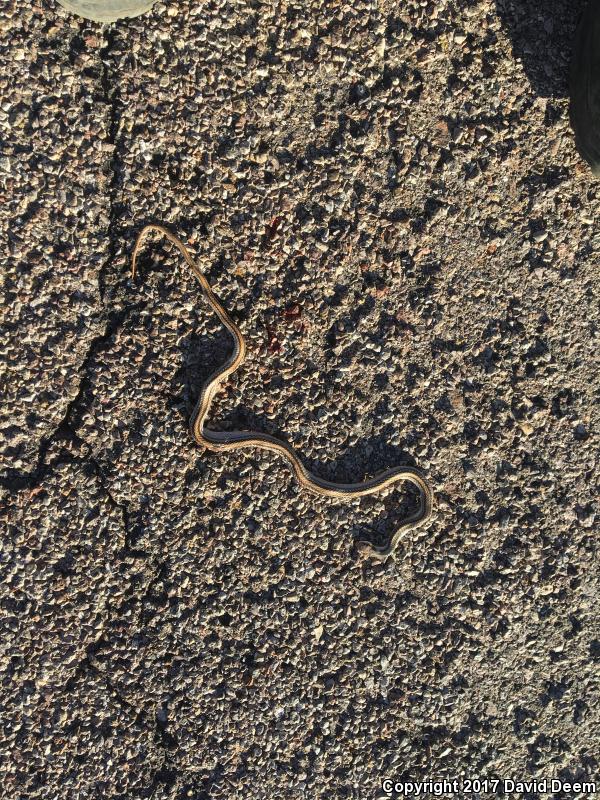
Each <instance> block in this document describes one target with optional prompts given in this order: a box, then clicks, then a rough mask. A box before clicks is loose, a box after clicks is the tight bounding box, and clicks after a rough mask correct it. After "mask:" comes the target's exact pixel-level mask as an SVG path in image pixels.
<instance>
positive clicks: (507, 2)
mask: <svg viewBox="0 0 600 800" xmlns="http://www.w3.org/2000/svg"><path fill="white" fill-rule="evenodd" d="M586 2H587V0H496V8H497V12H498V15H499V17H500V19H501V20H502V24H503V26H504V28H505V30H506V31H507V33H508V35H509V36H510V39H511V41H512V47H513V55H514V57H515V59H519V60H520V61H521V62H522V63H523V68H524V70H525V73H526V75H527V77H528V79H529V82H530V84H531V87H532V89H533V91H534V92H535V93H536V94H537V95H538V96H540V97H548V98H559V97H566V96H568V94H569V68H570V62H571V53H572V49H573V40H574V36H575V28H576V27H577V22H578V20H579V17H580V15H581V13H582V11H583V9H584V7H585V5H586Z"/></svg>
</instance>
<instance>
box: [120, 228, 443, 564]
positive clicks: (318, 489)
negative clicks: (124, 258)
mask: <svg viewBox="0 0 600 800" xmlns="http://www.w3.org/2000/svg"><path fill="white" fill-rule="evenodd" d="M152 231H155V232H157V233H160V234H162V235H163V236H165V237H166V238H167V239H168V240H169V241H170V242H172V243H173V244H174V245H175V247H177V249H178V250H179V252H180V253H181V254H182V256H183V257H184V259H185V260H186V262H187V264H188V266H189V267H190V268H191V270H192V272H193V273H194V275H195V276H196V278H197V279H198V281H199V282H200V286H201V287H202V290H203V292H204V295H205V296H206V299H207V300H208V302H209V304H210V306H211V308H212V309H213V311H214V312H215V313H216V314H217V316H218V317H219V319H220V320H221V322H222V323H223V325H224V326H225V327H226V328H227V330H228V331H229V333H230V334H231V336H232V338H233V341H234V348H233V352H232V354H231V355H230V356H229V358H228V359H227V361H226V362H225V364H224V365H223V366H222V367H220V368H219V369H217V370H215V371H214V372H213V373H212V375H210V377H209V378H208V379H207V380H206V381H205V383H204V385H203V386H202V390H201V392H200V397H199V398H198V402H197V403H196V406H195V408H194V411H193V413H192V416H191V419H190V431H191V434H192V436H193V437H194V439H195V441H196V442H197V443H198V444H199V445H202V446H203V447H206V448H207V449H208V450H212V451H215V452H222V451H224V450H237V449H239V448H243V447H255V448H259V449H262V450H270V451H271V452H273V453H279V454H280V455H282V456H284V458H286V459H287V461H288V462H289V464H290V466H291V467H292V470H293V472H294V474H295V476H296V478H297V480H298V482H299V483H300V485H301V486H302V487H304V489H306V490H307V491H309V492H312V493H313V494H318V495H320V496H321V497H335V498H338V499H341V500H343V499H347V500H351V499H353V498H355V497H364V496H365V495H368V494H375V493H376V492H381V491H383V490H384V489H387V488H388V487H390V486H392V485H393V484H395V483H398V482H399V481H409V482H410V483H412V484H414V485H415V486H416V487H417V488H418V489H419V490H420V495H421V500H420V504H419V508H418V509H417V510H416V511H415V512H414V513H412V514H411V515H410V516H408V517H407V518H405V519H404V520H403V521H402V523H401V524H400V526H399V527H398V528H397V530H396V531H395V532H394V534H393V535H392V536H391V537H389V539H388V541H387V543H386V544H384V545H381V546H378V545H374V544H372V543H370V542H361V544H362V545H366V546H367V547H368V548H370V550H371V553H370V555H372V556H373V557H375V558H379V559H381V560H385V559H386V558H387V556H389V555H390V554H391V553H393V551H394V550H395V548H396V546H397V545H398V542H399V541H400V538H401V536H402V534H403V533H404V531H405V530H406V529H407V528H409V527H411V526H414V525H416V524H417V523H418V522H423V521H425V520H426V519H427V518H428V517H429V516H430V515H431V511H432V507H433V493H432V491H431V487H430V486H429V484H428V482H427V481H426V480H425V478H424V477H423V476H422V474H421V473H420V472H419V471H418V470H417V469H414V468H413V467H406V466H400V467H393V468H392V469H388V470H386V471H385V472H382V473H380V474H379V475H376V476H375V477H373V478H368V479H367V480H365V481H362V482H361V483H332V482H331V481H326V480H324V479H323V478H319V477H318V476H317V475H314V474H313V473H312V472H310V471H309V470H308V469H306V467H305V466H304V465H303V464H302V462H301V461H300V460H299V458H298V456H297V455H296V453H295V452H294V450H293V449H292V448H291V446H290V445H289V444H287V443H286V442H283V441H280V440H279V439H276V438H275V437H274V436H270V435H269V434H266V433H257V432H254V431H248V432H246V431H213V430H210V429H209V428H205V427H204V423H205V421H206V417H207V415H208V412H209V410H210V406H211V404H212V401H213V399H214V396H215V394H216V393H217V391H218V390H219V387H220V385H221V384H222V383H223V381H225V380H226V379H227V378H228V377H229V376H230V375H231V374H232V373H233V372H235V371H236V369H237V368H238V367H239V366H240V365H241V364H242V362H243V361H244V358H245V354H246V341H245V339H244V337H243V336H242V333H241V331H240V330H239V328H238V327H237V325H236V324H235V322H234V321H233V320H232V319H231V317H230V316H229V314H228V313H227V312H226V311H225V309H224V308H223V306H222V305H221V304H220V302H219V301H218V300H217V298H216V297H215V294H214V292H213V290H212V289H211V287H210V284H209V283H208V281H207V280H206V278H205V277H204V275H203V273H202V272H201V270H200V268H199V267H198V265H197V264H196V263H195V262H194V260H193V259H192V257H191V255H190V253H189V251H188V249H187V247H186V246H185V245H184V244H183V242H181V241H180V240H179V239H178V238H177V237H176V236H174V235H173V234H172V233H171V232H170V231H168V230H167V229H166V228H163V226H162V225H146V226H145V227H144V228H143V229H142V230H141V231H140V233H139V235H138V237H137V240H136V243H135V246H134V248H133V254H132V258H131V274H132V277H135V269H136V262H137V257H138V253H139V250H140V248H141V246H142V243H143V240H144V239H145V237H146V236H147V234H148V233H150V232H152Z"/></svg>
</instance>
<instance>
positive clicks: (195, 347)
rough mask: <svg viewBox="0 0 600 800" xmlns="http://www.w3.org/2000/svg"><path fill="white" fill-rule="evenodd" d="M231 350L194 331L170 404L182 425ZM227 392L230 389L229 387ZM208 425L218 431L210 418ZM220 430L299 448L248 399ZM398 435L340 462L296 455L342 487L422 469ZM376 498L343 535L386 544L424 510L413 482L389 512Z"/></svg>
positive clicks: (400, 490) (285, 470)
mask: <svg viewBox="0 0 600 800" xmlns="http://www.w3.org/2000/svg"><path fill="white" fill-rule="evenodd" d="M240 316H242V317H243V313H240V312H237V313H236V314H235V317H236V318H237V319H239V318H240ZM231 347H232V343H231V340H230V338H229V335H228V334H227V333H226V332H225V331H223V333H222V334H217V335H216V336H214V335H212V334H211V335H204V334H195V333H191V334H189V335H188V336H186V337H185V338H184V339H182V340H181V341H180V343H179V348H180V351H181V365H180V367H179V369H178V370H177V371H176V372H175V373H174V374H173V377H172V379H171V389H170V393H169V397H167V398H166V402H167V403H168V405H169V406H170V407H171V408H172V409H174V410H176V411H177V412H178V414H179V415H180V417H181V422H182V426H185V428H186V430H187V429H188V428H189V421H190V417H191V415H192V413H193V411H194V408H195V406H196V402H197V400H198V397H199V395H200V392H201V389H202V386H203V384H204V382H205V381H206V380H207V378H208V377H209V376H210V375H211V374H212V372H213V371H214V370H215V368H216V366H217V365H219V364H222V363H224V361H225V360H226V359H227V357H228V355H229V354H230V352H231ZM242 369H243V367H242ZM307 388H308V387H307ZM224 391H227V390H226V389H224ZM218 405H219V400H218V395H217V398H216V402H215V406H216V408H215V414H214V415H211V416H212V417H213V418H215V419H216V418H217V417H218V416H219V413H218ZM208 425H209V427H213V424H211V418H210V417H209V420H208ZM214 427H215V428H220V427H222V428H223V429H224V430H251V431H258V432H261V433H269V434H271V435H272V436H275V437H277V438H278V439H282V440H283V441H286V442H288V443H289V444H291V445H292V446H293V447H295V442H294V440H293V438H291V437H290V436H289V435H288V434H287V433H286V431H285V429H284V427H283V424H282V423H279V420H278V419H277V418H275V419H270V418H267V416H266V415H263V414H260V413H256V412H255V411H253V410H252V409H250V408H248V407H246V406H245V405H244V398H243V397H240V398H238V399H237V403H236V405H235V407H234V408H233V409H232V410H231V411H230V412H229V413H228V415H227V417H226V418H225V419H221V420H220V421H219V423H215V424H214ZM396 433H397V432H396V431H395V430H394V428H393V426H392V425H389V424H388V425H386V427H385V428H384V429H383V430H382V431H381V432H380V433H379V434H377V435H376V436H372V437H370V438H369V439H364V440H362V441H361V442H360V443H358V444H356V445H350V446H349V447H347V448H346V449H344V450H343V452H341V453H340V454H339V455H338V456H336V457H335V458H326V459H318V458H309V457H308V456H307V455H306V454H305V453H303V452H301V451H300V450H297V451H296V452H297V453H298V456H299V458H300V460H301V461H302V463H303V464H305V466H306V467H307V468H308V469H309V470H311V472H314V473H315V474H316V475H318V476H319V477H322V478H325V479H326V480H331V481H335V482H339V483H357V482H360V481H362V480H363V479H364V478H366V477H367V476H369V475H376V474H377V473H379V472H382V471H383V470H386V469H389V468H391V467H396V466H399V465H403V466H417V465H416V464H415V463H414V460H413V459H412V458H411V456H410V453H409V452H408V451H406V450H405V449H404V448H402V447H400V446H398V445H392V444H390V439H391V438H393V436H394V435H395V434H396ZM190 446H193V443H192V442H190ZM245 455H246V458H248V459H249V460H252V459H255V458H256V455H255V454H254V453H253V452H252V449H251V448H249V449H248V451H247V452H246V454H245ZM273 457H274V460H276V461H277V463H278V464H280V465H281V481H282V483H283V482H286V483H287V482H289V477H290V469H289V466H288V464H287V461H286V460H285V459H284V458H282V457H280V456H276V455H274V456H273ZM207 458H225V459H226V458H227V455H226V454H225V455H223V456H219V455H215V454H213V453H207ZM228 475H231V473H230V472H229V473H228V471H227V470H226V471H224V472H223V475H222V481H223V487H222V488H225V486H226V485H227V483H228V482H229V480H232V481H233V477H231V478H230V477H228ZM376 498H377V496H376V495H374V496H367V497H364V498H361V500H360V513H357V515H356V516H357V517H359V518H364V519H366V518H368V520H369V521H368V522H366V521H359V522H352V523H350V524H348V525H346V527H345V529H344V531H343V532H340V536H347V537H348V538H349V539H350V540H351V541H354V542H358V541H360V540H366V541H369V542H373V543H374V544H383V543H385V542H386V541H387V540H388V539H389V537H390V536H391V535H392V534H393V533H394V532H395V530H396V529H397V528H398V527H399V525H400V524H401V523H402V522H403V521H404V520H405V519H406V517H407V516H408V515H409V514H411V513H412V512H413V511H414V510H415V509H416V508H418V505H419V502H420V493H419V490H418V489H417V487H416V486H414V485H413V484H411V483H409V482H408V481H406V482H401V483H399V484H398V487H397V488H395V489H393V490H392V491H390V492H388V493H387V494H386V495H385V497H384V500H383V504H384V509H385V510H384V511H383V512H380V513H379V514H375V513H374V514H370V513H369V509H370V508H371V506H373V505H375V503H376V502H377V499H376ZM340 502H343V501H336V500H331V505H332V506H334V505H335V504H336V503H340ZM335 538H336V539H337V538H338V537H335ZM334 545H335V541H334V538H332V547H333V546H334Z"/></svg>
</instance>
